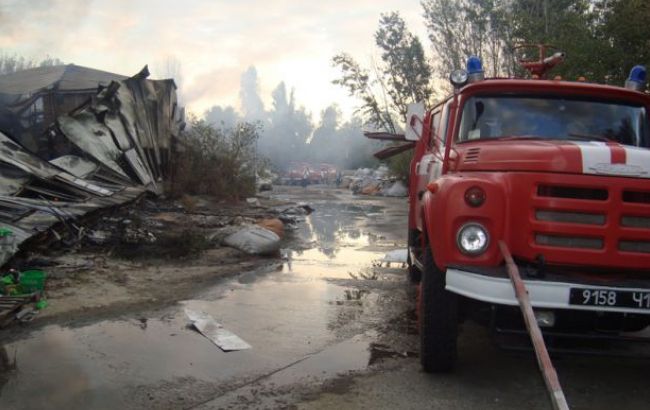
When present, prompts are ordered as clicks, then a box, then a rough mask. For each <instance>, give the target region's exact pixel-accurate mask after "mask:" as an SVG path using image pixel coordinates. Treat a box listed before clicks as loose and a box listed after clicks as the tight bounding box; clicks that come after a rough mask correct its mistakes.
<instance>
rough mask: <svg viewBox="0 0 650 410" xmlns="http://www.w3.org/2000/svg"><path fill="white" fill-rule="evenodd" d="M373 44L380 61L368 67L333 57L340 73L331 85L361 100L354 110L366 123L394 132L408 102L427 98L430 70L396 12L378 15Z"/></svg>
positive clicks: (419, 46) (417, 42) (345, 57)
mask: <svg viewBox="0 0 650 410" xmlns="http://www.w3.org/2000/svg"><path fill="white" fill-rule="evenodd" d="M375 43H376V44H377V47H378V48H379V49H380V51H381V62H380V63H377V64H375V66H374V67H372V68H371V69H370V70H369V69H366V68H362V67H361V66H360V65H359V63H357V62H356V60H355V59H354V58H353V57H352V56H350V55H349V54H346V53H341V54H339V55H337V56H335V57H334V58H333V60H332V61H333V63H334V65H335V66H337V67H339V69H340V70H341V73H342V76H341V78H340V79H338V80H335V81H334V84H339V85H341V86H343V87H345V88H346V89H347V90H348V92H349V93H350V95H352V96H355V97H357V98H358V99H359V100H360V101H361V107H360V109H359V111H358V112H359V113H360V114H361V115H362V117H363V119H364V120H365V121H366V122H367V123H368V124H370V125H372V126H374V127H375V128H378V129H383V130H386V131H389V132H397V130H399V129H400V128H401V127H400V125H401V124H402V123H403V122H404V121H405V117H406V110H407V107H408V104H409V103H413V102H418V101H424V102H425V103H427V102H429V101H431V99H432V97H433V90H432V87H431V78H432V72H431V68H430V66H429V64H428V62H427V60H426V57H425V53H424V49H423V47H422V43H421V42H420V40H419V39H418V37H417V36H415V35H413V34H412V33H411V32H410V31H408V29H407V27H406V23H405V22H404V20H403V19H402V18H401V17H400V15H399V14H398V13H396V12H392V13H387V14H382V16H381V19H380V21H379V28H378V29H377V31H376V32H375ZM371 72H372V75H371ZM396 118H397V119H396Z"/></svg>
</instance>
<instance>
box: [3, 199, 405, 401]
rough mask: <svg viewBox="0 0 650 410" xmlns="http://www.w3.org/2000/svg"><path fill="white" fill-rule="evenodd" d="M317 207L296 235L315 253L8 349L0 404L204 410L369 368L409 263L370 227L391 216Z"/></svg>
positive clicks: (48, 331)
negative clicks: (217, 335)
mask: <svg viewBox="0 0 650 410" xmlns="http://www.w3.org/2000/svg"><path fill="white" fill-rule="evenodd" d="M351 198H352V197H350V200H351ZM394 206H395V205H394ZM313 207H314V208H315V209H316V211H315V212H314V213H313V214H311V215H309V216H306V217H305V220H304V221H303V222H302V223H300V224H299V225H298V229H297V231H296V232H294V233H293V235H294V236H295V239H296V242H300V243H301V244H303V246H300V247H297V248H299V249H293V248H291V247H288V248H287V249H286V250H284V251H283V258H282V260H281V261H280V262H278V264H277V266H276V267H275V268H272V269H266V270H263V271H252V272H245V273H243V274H242V275H239V276H238V277H235V278H233V279H230V280H227V281H224V282H222V283H220V284H219V285H217V286H214V287H211V288H207V289H205V290H204V291H203V292H202V293H201V294H198V295H196V297H195V298H194V299H192V300H187V301H183V302H180V303H178V304H177V305H174V306H170V307H168V308H166V309H163V310H158V311H154V312H145V313H134V314H133V315H132V316H124V317H121V318H118V319H114V320H105V321H100V322H97V323H93V324H87V325H83V326H79V327H62V326H57V325H50V326H46V327H43V328H40V329H38V330H35V331H33V332H31V333H30V334H29V335H28V336H26V337H25V338H23V339H20V340H14V341H11V342H9V343H4V345H3V346H2V347H1V349H2V353H3V356H2V357H5V358H6V359H7V360H5V361H7V365H5V366H3V367H0V384H2V386H0V407H2V408H3V409H4V408H7V409H9V408H44V407H49V408H84V409H88V408H141V407H143V406H145V407H148V406H153V407H169V406H170V407H176V405H173V403H176V402H174V400H181V401H182V403H183V405H182V406H180V407H188V406H189V407H192V406H196V405H200V404H204V405H206V404H209V403H213V400H216V402H214V403H221V402H223V401H224V400H225V401H226V402H227V401H228V400H230V399H229V397H230V396H232V395H235V396H241V394H244V393H242V392H245V391H246V390H247V389H248V390H250V389H251V388H252V387H251V383H252V382H256V383H258V384H259V383H272V384H273V385H282V384H287V385H289V384H292V383H298V382H308V381H310V380H318V379H323V378H326V377H331V376H334V375H336V374H341V373H345V372H350V371H356V370H362V369H364V368H365V367H366V366H367V365H368V363H369V361H370V360H371V349H370V347H371V346H372V345H373V343H374V340H375V338H376V331H375V328H376V327H377V324H378V323H381V322H382V321H383V320H385V315H386V311H387V310H388V311H391V309H394V307H392V306H391V304H392V303H393V302H394V301H392V300H391V292H395V291H401V290H400V289H401V288H402V287H403V286H404V284H403V278H404V270H403V269H401V264H400V263H393V264H391V265H390V266H387V264H386V263H385V262H382V261H381V260H382V259H383V257H384V255H385V253H386V252H387V251H390V250H393V249H395V248H396V247H397V246H396V245H397V244H395V243H394V242H389V241H386V240H385V239H383V237H382V236H381V235H380V234H378V233H377V232H370V231H368V230H366V229H364V228H363V224H364V222H365V221H367V219H368V218H369V215H370V218H382V217H384V216H385V215H386V214H385V212H387V211H386V209H385V208H384V207H382V206H380V205H374V204H364V203H362V204H353V203H347V204H346V203H341V201H320V202H315V203H314V204H313ZM390 212H391V215H395V214H398V213H397V212H395V209H392V210H390ZM391 217H392V216H391ZM288 243H289V245H290V244H291V241H289V242H288ZM304 244H307V246H305V245H304ZM401 245H402V246H403V244H401ZM185 309H192V310H195V311H202V312H205V313H207V314H209V315H211V316H212V317H213V318H214V319H215V320H216V321H217V322H219V323H221V324H222V325H223V326H224V327H225V328H226V329H228V330H230V331H231V332H233V333H235V334H236V335H238V336H239V337H241V338H242V339H243V340H245V341H246V342H248V343H249V344H250V345H251V346H252V349H250V350H243V351H238V352H229V353H224V352H223V351H221V350H220V349H219V348H218V347H217V346H215V345H214V344H213V343H212V342H211V341H210V340H208V339H207V338H205V337H203V336H202V335H201V334H199V333H197V332H196V331H195V330H193V329H191V328H190V327H189V326H188V323H189V321H188V319H187V317H186V315H185ZM3 362H4V361H3ZM188 380H189V381H191V382H188ZM175 383H176V384H177V385H178V386H186V387H185V388H180V387H178V386H176V387H178V388H176V387H174V386H175ZM188 383H189V384H188ZM161 386H162V387H161ZM197 386H201V387H200V388H199V387H197ZM179 389H180V390H179ZM170 394H172V395H175V397H169V395H170ZM214 403H213V404H214Z"/></svg>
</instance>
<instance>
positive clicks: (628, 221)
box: [621, 216, 650, 229]
mask: <svg viewBox="0 0 650 410" xmlns="http://www.w3.org/2000/svg"><path fill="white" fill-rule="evenodd" d="M621 226H624V227H626V228H642V229H650V218H649V217H645V216H624V217H622V218H621Z"/></svg>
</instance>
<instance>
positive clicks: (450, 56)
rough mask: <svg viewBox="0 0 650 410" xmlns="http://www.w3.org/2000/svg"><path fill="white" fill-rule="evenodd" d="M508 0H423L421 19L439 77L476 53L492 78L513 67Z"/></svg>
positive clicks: (460, 66) (509, 4)
mask: <svg viewBox="0 0 650 410" xmlns="http://www.w3.org/2000/svg"><path fill="white" fill-rule="evenodd" d="M511 3H512V1H511V0H423V1H422V3H421V4H422V8H423V10H424V21H425V25H426V27H427V30H428V32H429V40H431V44H432V46H433V50H434V52H435V54H436V58H435V60H434V61H435V62H436V63H435V69H436V73H437V74H438V76H439V77H441V78H447V76H448V75H449V73H450V72H451V71H452V70H455V69H458V68H463V67H464V66H465V61H466V59H467V57H468V56H470V55H476V56H478V57H479V58H481V59H482V60H483V61H484V62H485V63H488V64H486V66H487V67H486V69H487V70H486V71H487V73H488V75H490V76H492V77H497V76H504V75H505V76H510V75H512V73H513V70H514V60H513V53H512V48H513V44H514V41H515V39H514V38H513V32H512V4H511Z"/></svg>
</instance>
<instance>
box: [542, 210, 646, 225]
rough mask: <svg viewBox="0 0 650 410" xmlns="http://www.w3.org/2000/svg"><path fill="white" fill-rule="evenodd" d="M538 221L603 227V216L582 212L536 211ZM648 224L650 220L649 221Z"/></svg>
mask: <svg viewBox="0 0 650 410" xmlns="http://www.w3.org/2000/svg"><path fill="white" fill-rule="evenodd" d="M535 218H536V219H537V220H538V221H547V222H562V223H575V224H583V225H605V215H602V214H590V213H582V212H564V211H547V210H541V209H538V210H537V211H536V212H535ZM649 222H650V220H649Z"/></svg>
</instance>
